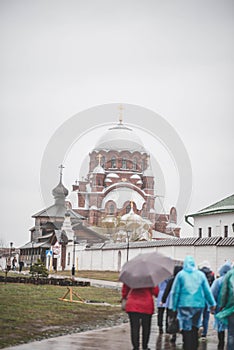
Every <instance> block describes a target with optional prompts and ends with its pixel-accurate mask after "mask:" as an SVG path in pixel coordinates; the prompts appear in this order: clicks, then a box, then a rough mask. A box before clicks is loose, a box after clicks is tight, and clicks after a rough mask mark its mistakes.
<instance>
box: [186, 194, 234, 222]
mask: <svg viewBox="0 0 234 350" xmlns="http://www.w3.org/2000/svg"><path fill="white" fill-rule="evenodd" d="M232 212H234V194H233V195H231V196H229V197H226V198H224V199H222V200H221V201H218V202H216V203H214V204H212V205H209V206H208V207H206V208H204V209H201V210H199V211H198V212H197V213H194V214H189V215H187V216H186V217H190V216H191V217H194V216H202V215H214V214H223V213H232Z"/></svg>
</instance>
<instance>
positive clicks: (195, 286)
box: [169, 256, 216, 350]
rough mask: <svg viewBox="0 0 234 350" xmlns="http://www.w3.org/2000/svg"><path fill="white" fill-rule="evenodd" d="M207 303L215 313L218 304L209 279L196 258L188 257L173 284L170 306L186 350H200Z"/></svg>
mask: <svg viewBox="0 0 234 350" xmlns="http://www.w3.org/2000/svg"><path fill="white" fill-rule="evenodd" d="M206 302H207V303H208V305H209V306H210V309H211V311H212V312H214V310H215V306H216V302H215V300H214V297H213V294H212V293H211V290H210V286H209V283H208V281H207V278H206V276H205V275H204V273H203V272H201V271H199V270H198V269H197V268H196V265H195V261H194V258H193V257H192V256H186V258H185V260H184V264H183V269H182V270H181V271H180V272H179V273H178V274H177V275H176V277H175V280H174V282H173V286H172V289H171V298H170V305H169V306H170V308H171V309H172V310H173V311H177V318H178V320H179V324H180V330H181V332H182V335H183V349H184V350H197V349H198V329H199V327H200V324H201V316H202V312H203V309H204V307H205V303H206Z"/></svg>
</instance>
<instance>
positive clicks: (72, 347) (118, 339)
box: [6, 315, 217, 350]
mask: <svg viewBox="0 0 234 350" xmlns="http://www.w3.org/2000/svg"><path fill="white" fill-rule="evenodd" d="M156 321H157V318H156V315H154V316H153V319H152V328H151V336H150V342H149V348H150V349H151V350H169V349H173V350H182V336H181V335H180V334H179V335H177V341H176V344H171V343H170V335H168V334H163V335H159V334H158V329H157V325H156ZM212 322H213V316H211V319H210V328H209V334H208V336H207V342H200V345H199V350H217V335H216V332H215V331H214V330H213V329H212ZM6 349H8V350H31V349H33V350H44V349H46V350H68V349H69V350H89V349H96V350H97V349H99V350H131V349H132V347H131V343H130V328H129V324H128V323H126V324H123V325H120V326H116V327H112V328H102V329H97V330H93V331H88V332H83V333H75V334H71V335H66V336H60V337H56V338H51V339H46V340H42V341H38V342H33V343H29V344H23V345H19V346H15V347H10V348H6Z"/></svg>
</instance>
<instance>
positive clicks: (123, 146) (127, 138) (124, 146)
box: [94, 123, 146, 152]
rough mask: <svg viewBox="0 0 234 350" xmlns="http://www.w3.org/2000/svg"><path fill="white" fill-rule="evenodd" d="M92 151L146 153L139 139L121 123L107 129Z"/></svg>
mask: <svg viewBox="0 0 234 350" xmlns="http://www.w3.org/2000/svg"><path fill="white" fill-rule="evenodd" d="M94 149H95V150H116V151H130V152H134V151H138V152H146V151H145V148H144V146H143V144H142V142H141V139H140V137H139V136H138V135H136V134H135V132H134V131H133V130H132V129H130V128H128V127H126V126H125V125H123V124H122V123H119V124H117V125H116V126H115V127H112V128H110V129H108V131H107V132H106V133H105V134H104V135H103V136H102V137H101V138H100V139H99V141H98V142H97V144H96V146H95V148H94Z"/></svg>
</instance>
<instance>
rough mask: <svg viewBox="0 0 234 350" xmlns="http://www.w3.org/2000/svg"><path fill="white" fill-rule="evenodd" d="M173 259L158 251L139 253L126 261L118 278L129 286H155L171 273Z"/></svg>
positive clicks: (173, 264) (173, 263)
mask: <svg viewBox="0 0 234 350" xmlns="http://www.w3.org/2000/svg"><path fill="white" fill-rule="evenodd" d="M174 266H175V261H174V260H173V259H172V258H170V257H167V256H165V255H163V254H160V253H158V252H153V253H146V254H139V255H137V256H136V257H135V258H133V259H131V260H130V261H128V262H126V263H125V264H124V265H123V268H122V270H121V273H120V276H119V280H120V281H122V282H123V283H125V284H127V285H128V286H129V287H130V288H146V287H155V286H156V285H157V284H158V283H160V282H162V281H164V280H165V279H166V278H168V277H170V276H171V275H172V274H173V270H174Z"/></svg>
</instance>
